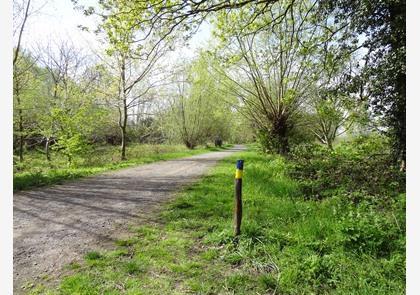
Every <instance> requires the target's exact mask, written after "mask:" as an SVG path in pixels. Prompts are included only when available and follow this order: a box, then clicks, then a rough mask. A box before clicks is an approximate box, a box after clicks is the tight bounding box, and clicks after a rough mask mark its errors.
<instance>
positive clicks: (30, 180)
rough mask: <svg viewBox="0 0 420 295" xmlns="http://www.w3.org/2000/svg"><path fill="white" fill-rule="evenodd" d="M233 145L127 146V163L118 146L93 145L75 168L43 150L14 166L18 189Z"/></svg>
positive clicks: (15, 184) (16, 189) (78, 159)
mask: <svg viewBox="0 0 420 295" xmlns="http://www.w3.org/2000/svg"><path fill="white" fill-rule="evenodd" d="M230 146H231V145H229V144H225V145H223V146H222V147H210V146H201V147H198V148H196V149H194V150H191V149H187V148H186V147H185V146H183V145H164V144H160V145H159V144H133V145H129V146H128V147H127V156H128V157H129V159H130V160H127V161H121V160H120V157H119V148H118V147H115V146H114V147H113V146H93V147H91V149H90V150H89V151H88V152H86V153H84V154H83V155H79V156H78V157H76V158H75V159H74V161H73V163H72V165H68V162H67V159H66V158H65V157H63V156H62V155H61V154H60V153H52V154H51V157H52V158H53V159H54V160H53V161H48V160H47V159H45V155H44V153H43V151H32V152H30V153H28V154H27V156H26V160H25V162H23V163H18V164H16V165H15V166H14V176H13V184H14V190H15V191H18V190H24V189H30V188H34V187H39V186H45V185H51V184H57V183H62V182H63V181H65V180H69V179H75V178H80V177H83V176H88V175H93V174H96V173H100V172H104V171H108V170H114V169H120V168H126V167H130V166H134V165H139V164H146V163H151V162H156V161H160V160H170V159H175V158H181V157H186V156H192V155H196V154H200V153H206V152H210V151H218V150H223V149H226V148H227V147H230Z"/></svg>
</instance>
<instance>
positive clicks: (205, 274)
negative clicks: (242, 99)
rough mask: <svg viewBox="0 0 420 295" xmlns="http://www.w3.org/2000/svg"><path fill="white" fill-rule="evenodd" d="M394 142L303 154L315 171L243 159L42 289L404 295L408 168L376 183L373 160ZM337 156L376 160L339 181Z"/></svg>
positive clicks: (254, 156) (262, 158)
mask: <svg viewBox="0 0 420 295" xmlns="http://www.w3.org/2000/svg"><path fill="white" fill-rule="evenodd" d="M383 140H384V139H383V138H380V137H374V138H358V139H356V140H354V141H351V142H342V143H340V144H339V145H338V146H337V152H335V153H334V155H332V154H331V153H330V152H329V151H328V148H323V147H320V146H319V145H318V146H316V147H312V149H308V148H305V149H300V150H299V151H295V153H298V154H299V158H298V159H302V157H304V156H307V157H310V158H311V159H312V161H310V162H307V163H305V165H304V166H303V165H302V163H301V162H299V161H296V160H294V158H293V157H291V158H288V159H286V158H284V157H281V156H276V155H266V154H262V153H260V152H257V151H255V150H250V151H246V152H242V153H240V154H235V155H234V156H232V157H230V158H228V159H225V160H223V161H222V162H221V163H220V164H219V165H218V166H217V167H215V168H214V169H212V171H211V172H210V173H209V175H207V176H206V177H205V178H204V179H203V180H201V181H200V182H198V183H196V184H194V185H192V186H190V187H188V188H186V189H185V190H184V191H183V192H182V193H180V194H179V196H178V197H177V198H176V199H175V200H174V201H172V202H171V203H170V204H168V205H167V207H166V210H163V211H162V213H161V214H160V215H159V216H157V217H155V218H151V220H152V221H151V222H150V223H148V224H144V225H140V226H135V227H133V228H132V230H131V236H130V237H129V238H127V239H125V240H119V241H116V246H115V249H113V250H108V251H99V252H90V253H87V254H86V256H85V259H84V261H82V262H74V263H72V264H71V265H69V266H68V268H67V274H66V275H65V276H64V277H63V280H62V282H61V283H60V285H59V287H57V288H56V289H55V288H52V289H48V288H46V287H44V286H43V285H42V284H41V285H38V286H37V287H36V288H35V289H34V290H33V291H32V292H33V294H190V293H192V294H404V293H405V292H404V290H405V194H404V188H403V186H402V183H401V179H399V178H398V171H399V170H398V167H397V169H396V172H395V173H396V174H395V175H393V176H390V175H388V174H379V175H378V174H375V175H377V177H376V178H372V177H370V175H373V174H372V173H374V172H375V171H376V170H377V169H380V167H381V165H383V164H384V163H385V162H386V161H387V160H385V159H384V160H383V161H385V162H383V161H375V162H369V158H370V157H371V156H373V155H375V153H376V152H377V151H378V150H379V149H381V151H383V150H382V148H383ZM355 142H358V143H359V144H358V145H355ZM314 149H316V150H317V153H316V155H315V156H314ZM336 157H346V158H347V160H348V161H354V162H360V161H362V160H366V161H368V162H367V163H366V164H365V165H352V164H351V163H349V162H345V161H341V162H340V163H342V164H337V165H338V167H336V170H335V171H336V175H331V174H330V173H328V171H329V169H330V163H329V161H335V158H336ZM239 158H241V159H244V160H245V168H244V186H243V204H244V215H243V225H242V233H241V235H240V237H239V240H238V242H237V243H236V242H235V238H234V236H233V224H232V209H233V201H234V198H233V176H234V171H235V160H236V159H239ZM353 164H354V163H353ZM348 165H350V166H348ZM349 167H351V168H349ZM314 168H316V170H317V171H319V174H316V175H315V174H313V173H312V171H313V169H314ZM391 168H392V167H391ZM349 169H351V170H352V172H351V175H353V176H354V178H353V182H352V185H351V186H349V182H348V180H349V179H348V178H346V177H345V176H349V175H350V174H349ZM340 173H342V174H343V175H342V176H343V177H342V178H340V177H337V174H340ZM303 174H305V175H306V176H305V181H304V182H302V175H303ZM308 175H310V176H308ZM333 180H334V181H333ZM378 181H379V182H378ZM381 181H383V182H381ZM378 183H381V185H380V186H378V185H377V184H378ZM308 187H310V188H311V189H310V190H309V189H308ZM326 191H327V192H328V193H324V194H320V192H326ZM46 283H47V284H48V282H46ZM47 290H48V291H47Z"/></svg>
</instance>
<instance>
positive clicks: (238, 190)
mask: <svg viewBox="0 0 420 295" xmlns="http://www.w3.org/2000/svg"><path fill="white" fill-rule="evenodd" d="M243 169H244V160H238V161H236V173H235V214H234V218H233V219H234V225H235V237H237V236H239V235H240V234H241V222H242V174H243Z"/></svg>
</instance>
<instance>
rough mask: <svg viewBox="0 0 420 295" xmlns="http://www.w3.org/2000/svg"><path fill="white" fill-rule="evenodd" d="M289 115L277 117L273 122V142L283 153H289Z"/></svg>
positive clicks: (278, 150) (280, 152)
mask: <svg viewBox="0 0 420 295" xmlns="http://www.w3.org/2000/svg"><path fill="white" fill-rule="evenodd" d="M287 121H288V119H287V117H285V116H283V117H281V118H278V119H275V120H274V122H273V129H272V132H271V137H272V142H273V145H274V147H275V149H276V150H277V153H279V154H281V155H287V153H288V152H289V138H288V135H289V134H288V133H289V129H290V126H289V123H288V122H287Z"/></svg>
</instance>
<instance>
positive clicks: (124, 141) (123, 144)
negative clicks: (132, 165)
mask: <svg viewBox="0 0 420 295" xmlns="http://www.w3.org/2000/svg"><path fill="white" fill-rule="evenodd" d="M120 129H121V161H125V160H127V157H126V155H125V150H126V146H127V134H126V133H127V131H126V126H121V127H120Z"/></svg>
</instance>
